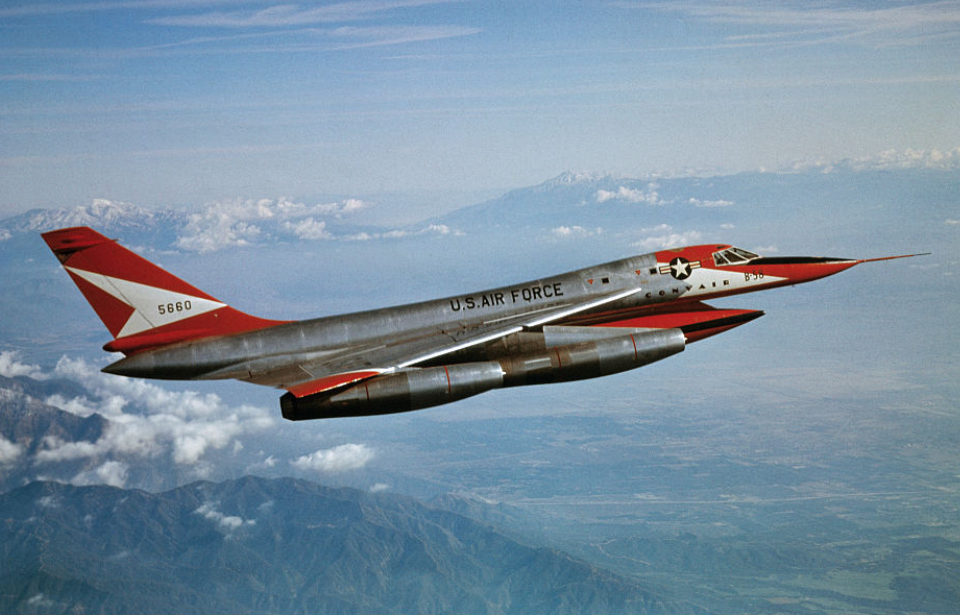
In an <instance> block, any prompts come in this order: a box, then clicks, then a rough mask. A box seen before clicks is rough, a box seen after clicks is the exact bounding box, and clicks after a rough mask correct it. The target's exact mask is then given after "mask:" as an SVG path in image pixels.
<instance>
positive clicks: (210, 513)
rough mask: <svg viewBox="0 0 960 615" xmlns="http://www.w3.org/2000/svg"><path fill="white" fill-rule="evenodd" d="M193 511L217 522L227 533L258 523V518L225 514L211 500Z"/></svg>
mask: <svg viewBox="0 0 960 615" xmlns="http://www.w3.org/2000/svg"><path fill="white" fill-rule="evenodd" d="M193 512H194V513H195V514H198V515H200V516H201V517H203V518H204V519H207V520H209V521H213V522H214V523H215V524H217V526H219V528H220V530H221V531H223V532H226V533H229V532H233V531H235V530H239V529H240V528H242V527H250V526H253V525H256V524H257V521H256V519H244V518H242V517H237V516H235V515H225V514H223V513H222V512H220V511H219V510H217V506H216V504H213V503H210V502H207V503H206V504H203V505H201V506H200V508H198V509H196V510H195V511H193Z"/></svg>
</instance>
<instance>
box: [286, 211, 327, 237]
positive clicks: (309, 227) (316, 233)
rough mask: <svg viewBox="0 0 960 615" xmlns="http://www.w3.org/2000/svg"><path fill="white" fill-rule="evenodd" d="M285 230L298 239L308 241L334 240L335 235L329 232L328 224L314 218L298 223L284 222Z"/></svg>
mask: <svg viewBox="0 0 960 615" xmlns="http://www.w3.org/2000/svg"><path fill="white" fill-rule="evenodd" d="M283 228H284V229H286V230H288V231H290V232H291V233H293V234H294V235H296V237H297V239H305V240H308V241H316V240H318V239H333V234H332V233H330V231H328V230H327V223H326V222H324V221H323V220H319V221H318V220H315V219H314V218H313V217H310V218H306V219H304V220H300V221H298V222H284V223H283Z"/></svg>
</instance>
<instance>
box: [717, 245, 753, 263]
mask: <svg viewBox="0 0 960 615" xmlns="http://www.w3.org/2000/svg"><path fill="white" fill-rule="evenodd" d="M755 258H760V255H759V254H754V253H753V252H747V251H746V250H742V249H740V248H727V249H726V250H722V251H720V252H714V253H713V262H714V264H716V265H717V266H718V267H719V266H723V265H744V264H746V263H748V262H750V261H752V260H753V259H755Z"/></svg>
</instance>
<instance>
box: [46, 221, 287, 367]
mask: <svg viewBox="0 0 960 615" xmlns="http://www.w3.org/2000/svg"><path fill="white" fill-rule="evenodd" d="M43 239H44V241H46V242H47V245H48V246H50V249H51V250H53V253H54V254H55V255H56V256H57V258H58V259H59V260H60V263H61V264H62V265H63V268H64V269H66V270H67V273H68V274H70V278H71V279H73V282H74V283H75V284H76V285H77V288H79V289H80V292H81V293H83V296H84V297H85V298H86V299H87V302H89V303H90V305H91V306H92V307H93V309H94V311H96V313H97V316H99V317H100V320H102V321H103V324H104V325H106V327H107V329H108V330H109V331H110V333H111V334H112V335H113V337H114V340H113V341H112V342H110V343H108V344H106V345H105V346H104V349H105V350H110V351H115V352H123V353H126V354H131V353H135V352H139V351H141V350H147V349H150V348H156V347H158V346H165V345H167V344H173V343H177V342H183V341H188V340H192V339H199V338H204V337H211V336H214V335H227V334H231V333H241V332H244V331H252V330H255V329H263V328H265V327H272V326H274V325H279V324H283V322H284V321H278V320H266V319H263V318H257V317H255V316H250V315H249V314H245V313H243V312H241V311H239V310H235V309H233V308H231V307H230V306H228V305H227V304H225V303H223V302H221V301H218V300H217V299H215V298H213V297H211V296H210V295H208V294H207V293H205V292H203V291H202V290H200V289H199V288H196V287H194V286H191V285H190V284H188V283H187V282H184V281H183V280H181V279H180V278H178V277H176V276H175V275H173V274H171V273H168V272H167V271H164V270H163V269H161V268H160V267H158V266H156V265H154V264H153V263H151V262H150V261H148V260H146V259H145V258H143V257H141V256H139V255H137V254H135V253H133V252H131V251H130V250H128V249H126V248H124V247H123V246H121V245H120V244H118V243H117V242H116V241H114V240H112V239H108V238H107V237H104V236H103V235H101V234H100V233H98V232H96V231H94V230H93V229H91V228H88V227H85V226H78V227H73V228H65V229H60V230H56V231H50V232H48V233H43Z"/></svg>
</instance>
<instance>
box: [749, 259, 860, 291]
mask: <svg viewBox="0 0 960 615" xmlns="http://www.w3.org/2000/svg"><path fill="white" fill-rule="evenodd" d="M861 262H863V261H858V260H856V259H852V258H831V257H823V256H777V257H769V258H758V259H754V260H752V261H750V264H749V266H751V267H755V266H760V265H762V266H763V270H764V274H765V275H771V276H776V277H779V278H784V279H785V280H786V283H787V284H800V283H802V282H809V281H810V280H817V279H820V278H825V277H827V276H830V275H833V274H835V273H840V272H841V271H844V270H846V269H849V268H850V267H853V266H854V265H856V264H858V263H861Z"/></svg>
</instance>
